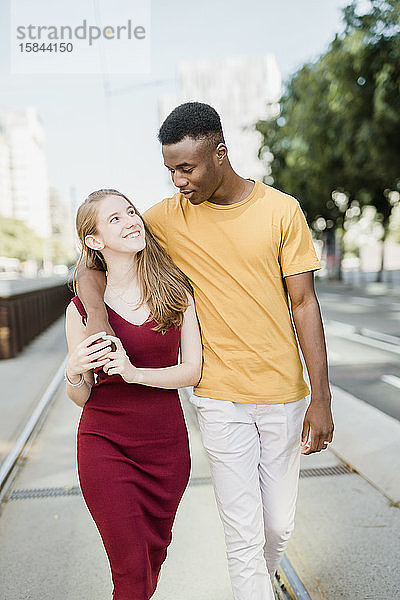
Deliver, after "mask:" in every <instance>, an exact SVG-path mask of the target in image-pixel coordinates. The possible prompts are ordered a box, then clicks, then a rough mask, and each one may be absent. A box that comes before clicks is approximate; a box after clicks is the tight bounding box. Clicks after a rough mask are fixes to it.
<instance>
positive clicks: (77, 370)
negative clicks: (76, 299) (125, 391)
mask: <svg viewBox="0 0 400 600" xmlns="http://www.w3.org/2000/svg"><path fill="white" fill-rule="evenodd" d="M65 333H66V337H67V343H68V361H67V366H66V369H65V373H66V376H67V381H66V387H67V394H68V396H69V398H70V399H71V400H72V401H73V402H74V403H75V404H77V405H78V406H80V407H83V406H84V405H85V403H86V401H87V399H88V398H89V396H90V392H91V389H92V385H93V383H94V376H93V369H94V368H95V367H97V366H103V365H104V364H105V363H106V362H107V361H108V359H106V358H103V359H102V357H104V356H106V354H107V352H108V350H109V349H110V342H109V341H106V342H105V341H104V339H103V338H104V335H105V332H104V331H102V332H100V334H94V335H92V336H89V337H88V336H87V334H86V328H85V326H84V325H83V324H82V320H81V316H80V314H79V313H78V310H77V308H76V306H75V305H74V303H73V302H71V303H70V304H69V305H68V307H67V310H66V315H65ZM99 338H101V339H102V341H101V342H100V343H97V344H96V345H95V346H92V345H91V344H92V343H93V342H96V340H98V339H99ZM82 375H83V378H84V380H83V384H82V385H80V386H79V387H74V386H73V385H71V383H73V384H75V383H79V381H80V380H81V376H82Z"/></svg>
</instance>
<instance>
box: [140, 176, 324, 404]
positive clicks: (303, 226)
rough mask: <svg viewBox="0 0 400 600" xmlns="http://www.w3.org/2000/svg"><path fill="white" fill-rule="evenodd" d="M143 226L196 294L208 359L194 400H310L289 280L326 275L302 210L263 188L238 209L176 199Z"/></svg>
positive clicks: (154, 210)
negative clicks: (317, 272) (318, 271)
mask: <svg viewBox="0 0 400 600" xmlns="http://www.w3.org/2000/svg"><path fill="white" fill-rule="evenodd" d="M144 219H145V221H146V224H147V225H149V226H150V228H151V231H152V232H153V233H154V235H155V236H156V238H157V239H158V241H159V242H160V243H161V245H162V246H163V247H164V248H165V250H166V251H167V252H168V254H169V255H170V256H171V258H172V259H173V261H174V262H175V264H176V265H178V267H180V269H181V270H182V271H183V272H184V273H185V274H186V275H187V276H188V278H189V279H190V282H191V284H192V286H193V290H194V296H195V303H196V309H197V315H198V318H199V323H200V327H201V333H202V340H203V357H204V365H203V374H202V378H201V380H200V382H199V384H198V385H197V387H196V388H195V394H196V395H197V396H206V397H210V398H217V399H221V400H231V401H233V402H248V403H260V404H274V403H278V402H292V401H295V400H299V399H300V398H303V397H304V396H306V395H307V394H308V393H309V389H308V387H307V385H306V383H305V381H304V379H303V370H302V364H301V361H300V356H299V351H298V347H297V342H296V337H295V333H294V329H293V325H292V321H291V317H290V311H289V302H288V296H287V292H286V291H285V287H284V281H283V277H285V276H286V275H295V274H296V273H302V272H305V271H313V270H316V269H320V268H321V266H320V263H319V260H318V258H317V256H316V254H315V250H314V246H313V243H312V239H311V235H310V232H309V229H308V226H307V222H306V220H305V218H304V215H303V213H302V211H301V209H300V206H299V203H298V202H297V200H295V199H294V198H292V197H291V196H288V195H287V194H284V193H282V192H280V191H278V190H276V189H274V188H272V187H269V186H266V185H264V184H263V183H260V182H256V183H255V185H254V188H253V190H252V192H251V194H250V195H249V196H248V197H247V198H245V199H244V200H242V201H241V202H238V203H237V204H231V205H227V206H219V205H216V204H212V203H211V202H204V203H202V204H200V205H198V206H193V205H192V204H190V202H189V201H188V200H187V199H186V198H185V197H184V196H182V195H181V194H180V193H177V194H175V195H174V196H173V197H172V198H167V199H165V200H163V201H162V202H160V203H158V204H156V205H155V206H152V207H151V208H150V209H149V210H147V211H146V213H145V214H144Z"/></svg>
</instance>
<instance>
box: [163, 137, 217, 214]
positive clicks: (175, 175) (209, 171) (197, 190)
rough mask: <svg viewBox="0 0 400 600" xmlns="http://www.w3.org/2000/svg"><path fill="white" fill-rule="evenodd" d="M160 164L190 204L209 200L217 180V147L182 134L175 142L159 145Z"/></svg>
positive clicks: (215, 187)
mask: <svg viewBox="0 0 400 600" xmlns="http://www.w3.org/2000/svg"><path fill="white" fill-rule="evenodd" d="M162 153H163V157H164V164H165V166H166V167H167V169H168V170H169V172H170V173H171V179H172V183H173V184H174V185H175V186H176V187H177V188H178V189H179V191H180V192H181V194H183V195H184V196H185V198H187V199H188V200H189V201H190V202H191V203H192V204H201V203H202V202H204V201H205V200H209V199H210V198H211V196H212V195H213V194H214V192H215V190H216V189H217V188H218V186H219V185H220V183H221V177H222V170H221V166H220V163H219V161H218V156H217V151H216V149H215V150H212V149H211V148H210V146H209V144H208V143H207V140H204V139H200V140H194V139H192V138H189V137H185V138H184V139H183V140H182V141H180V142H178V143H177V144H168V145H165V146H163V147H162Z"/></svg>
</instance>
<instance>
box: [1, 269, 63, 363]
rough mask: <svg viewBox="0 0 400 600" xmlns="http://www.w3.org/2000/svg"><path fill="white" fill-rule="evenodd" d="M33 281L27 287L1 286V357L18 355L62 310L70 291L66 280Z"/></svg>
mask: <svg viewBox="0 0 400 600" xmlns="http://www.w3.org/2000/svg"><path fill="white" fill-rule="evenodd" d="M18 283H19V282H18ZM33 285H34V283H32V282H31V285H30V286H29V287H32V286H33ZM36 285H37V288H36V289H29V290H28V291H26V290H25V291H22V290H21V289H20V290H18V287H16V286H11V287H10V289H7V288H3V289H1V288H0V359H5V358H13V357H14V356H17V354H19V352H21V350H22V349H23V348H24V347H25V346H26V345H27V344H28V343H29V342H30V341H32V340H33V339H34V338H35V337H36V336H37V335H38V334H39V333H41V332H42V331H44V330H45V329H46V328H47V327H48V326H49V325H51V323H53V322H54V321H55V320H56V319H57V318H58V317H60V316H61V315H62V314H63V312H64V310H65V308H66V306H67V304H68V302H69V301H70V299H71V297H72V295H73V294H72V292H71V290H70V288H69V286H68V283H67V281H66V280H62V281H60V280H59V279H58V281H57V279H56V280H54V279H52V280H49V281H41V280H37V282H36ZM13 287H16V289H13ZM19 287H20V288H21V286H19ZM25 287H27V286H25ZM22 289H23V288H22Z"/></svg>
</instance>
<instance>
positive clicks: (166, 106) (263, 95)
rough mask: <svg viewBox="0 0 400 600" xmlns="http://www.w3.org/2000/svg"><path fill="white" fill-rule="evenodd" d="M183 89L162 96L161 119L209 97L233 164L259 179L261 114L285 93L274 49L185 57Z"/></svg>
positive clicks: (245, 174)
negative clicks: (218, 56)
mask: <svg viewBox="0 0 400 600" xmlns="http://www.w3.org/2000/svg"><path fill="white" fill-rule="evenodd" d="M178 77H179V91H178V94H177V95H176V96H165V97H163V98H162V100H161V102H160V120H161V121H163V120H164V119H165V117H166V116H167V115H168V114H169V113H170V112H171V110H172V109H173V108H175V106H177V105H178V104H182V103H183V102H193V101H197V102H206V103H207V104H211V106H213V107H214V108H215V109H216V110H217V111H218V113H219V114H220V116H221V120H222V126H223V129H224V134H225V139H226V142H227V146H228V150H229V157H230V160H231V163H232V166H233V168H234V169H235V170H237V171H238V172H239V174H240V175H242V176H243V177H253V178H255V179H261V178H262V177H263V176H264V175H265V173H266V165H265V160H268V158H269V157H266V156H265V157H264V161H263V160H260V159H259V158H258V151H259V149H260V146H261V141H262V139H261V135H260V134H259V133H258V132H257V131H256V130H255V123H256V122H257V121H258V120H259V119H265V118H267V117H268V116H273V115H276V114H277V113H278V111H279V104H278V102H279V99H280V96H281V75H280V72H279V69H278V65H277V62H276V60H275V57H274V56H273V55H272V54H265V55H261V56H249V57H244V56H239V57H230V58H225V59H220V60H212V61H200V62H182V63H181V64H180V65H179V67H178Z"/></svg>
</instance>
